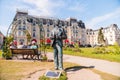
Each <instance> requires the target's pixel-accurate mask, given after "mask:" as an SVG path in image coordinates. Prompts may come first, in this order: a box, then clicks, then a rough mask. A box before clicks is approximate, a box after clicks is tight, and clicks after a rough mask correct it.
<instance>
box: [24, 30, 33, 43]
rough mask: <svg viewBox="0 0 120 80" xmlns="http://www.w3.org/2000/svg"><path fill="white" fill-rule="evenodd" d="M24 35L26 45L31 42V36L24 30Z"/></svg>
mask: <svg viewBox="0 0 120 80" xmlns="http://www.w3.org/2000/svg"><path fill="white" fill-rule="evenodd" d="M24 33H25V34H26V37H27V44H28V42H30V41H31V35H30V33H29V32H28V30H24Z"/></svg>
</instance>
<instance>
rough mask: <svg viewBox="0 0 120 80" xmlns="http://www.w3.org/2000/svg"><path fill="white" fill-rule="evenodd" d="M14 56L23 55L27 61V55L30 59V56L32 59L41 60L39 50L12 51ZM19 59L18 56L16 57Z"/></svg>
mask: <svg viewBox="0 0 120 80" xmlns="http://www.w3.org/2000/svg"><path fill="white" fill-rule="evenodd" d="M11 53H12V55H13V56H14V55H18V54H19V55H22V58H23V59H25V55H26V56H27V57H26V58H28V57H29V56H30V58H31V59H34V58H36V57H35V56H37V58H38V59H39V57H40V53H39V52H38V49H11ZM16 57H17V56H16ZM17 59H18V57H17Z"/></svg>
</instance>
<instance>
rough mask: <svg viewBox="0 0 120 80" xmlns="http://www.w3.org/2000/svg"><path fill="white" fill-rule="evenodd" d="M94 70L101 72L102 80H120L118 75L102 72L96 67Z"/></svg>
mask: <svg viewBox="0 0 120 80" xmlns="http://www.w3.org/2000/svg"><path fill="white" fill-rule="evenodd" d="M92 71H93V72H95V73H97V74H99V75H100V76H101V78H102V80H120V77H118V76H114V75H111V74H108V73H104V72H101V71H98V70H95V69H92Z"/></svg>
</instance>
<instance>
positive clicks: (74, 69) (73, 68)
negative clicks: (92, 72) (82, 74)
mask: <svg viewBox="0 0 120 80" xmlns="http://www.w3.org/2000/svg"><path fill="white" fill-rule="evenodd" d="M94 67H95V66H73V67H68V68H66V69H65V72H71V71H77V70H80V69H90V68H94Z"/></svg>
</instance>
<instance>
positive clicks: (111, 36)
mask: <svg viewBox="0 0 120 80" xmlns="http://www.w3.org/2000/svg"><path fill="white" fill-rule="evenodd" d="M55 20H57V19H56V18H48V17H41V16H32V15H29V14H28V12H27V11H19V10H18V11H17V12H16V15H15V17H14V19H13V22H12V23H11V25H10V27H9V30H8V34H9V33H10V34H12V35H14V39H15V40H16V41H17V42H18V44H19V42H24V44H27V37H26V35H25V33H24V31H25V30H27V31H28V32H29V33H30V35H31V40H36V41H37V43H39V42H40V39H41V38H43V37H44V39H45V40H46V39H49V38H50V32H51V30H52V29H53V28H54V27H55V25H54V22H55ZM59 20H60V23H61V26H62V27H63V28H64V29H65V31H66V34H67V38H68V39H67V40H68V41H69V43H71V42H77V41H79V42H80V44H81V45H86V44H90V45H95V44H98V41H97V37H98V30H92V29H86V27H85V24H84V23H83V22H82V20H77V19H75V18H67V19H66V20H61V19H59ZM103 34H104V38H105V40H106V43H107V44H108V45H113V44H114V43H115V42H117V43H118V44H119V45H120V29H119V28H118V26H117V25H116V24H112V25H110V26H108V27H106V28H103Z"/></svg>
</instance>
